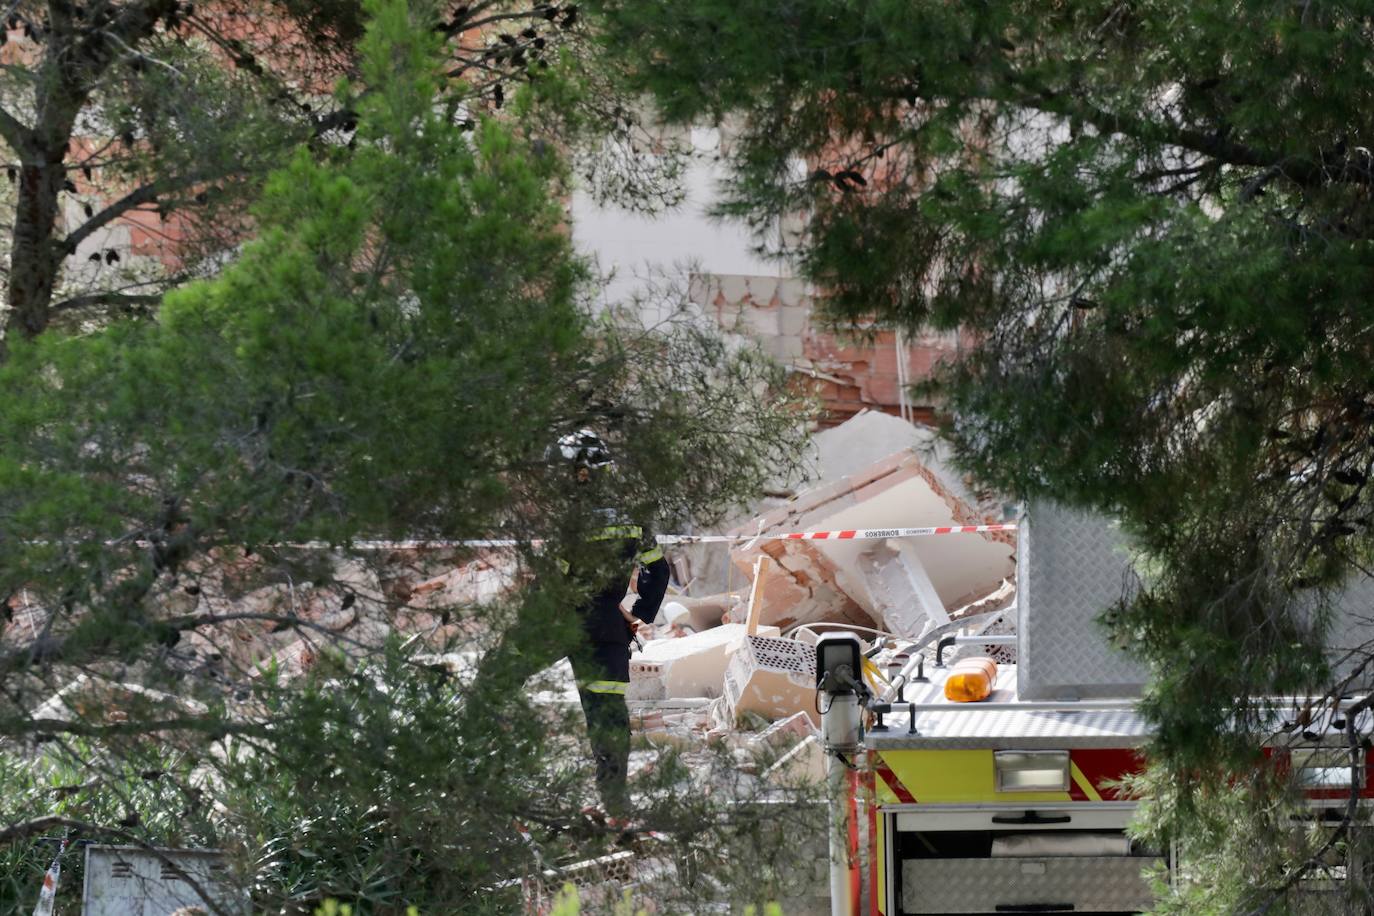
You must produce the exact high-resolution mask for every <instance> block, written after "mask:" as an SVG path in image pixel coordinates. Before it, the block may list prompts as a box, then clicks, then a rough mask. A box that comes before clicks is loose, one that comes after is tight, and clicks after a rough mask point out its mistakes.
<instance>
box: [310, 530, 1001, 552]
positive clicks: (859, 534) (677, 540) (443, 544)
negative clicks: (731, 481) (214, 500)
mask: <svg viewBox="0 0 1374 916" xmlns="http://www.w3.org/2000/svg"><path fill="white" fill-rule="evenodd" d="M1015 530H1016V526H1015V525H1011V524H1007V525H942V526H937V527H926V528H847V529H842V530H838V531H788V532H783V533H759V534H663V535H659V536H658V537H657V538H655V540H657V541H658V543H660V544H738V543H743V542H748V541H885V540H887V539H889V538H918V537H934V536H937V535H945V534H988V533H991V532H996V531H1015ZM541 543H542V541H541V540H539V539H533V540H520V539H517V538H496V539H491V538H488V539H467V540H432V541H426V540H406V541H354V542H352V543H351V544H350V545H348V546H350V547H352V548H353V549H354V550H424V549H443V548H449V547H520V546H524V545H526V544H528V545H531V546H535V547H537V546H539V545H540V544H541ZM292 546H294V547H299V548H309V549H317V550H318V549H328V548H330V547H331V546H337V545H329V544H326V543H324V542H315V541H312V542H309V543H306V544H294V545H292Z"/></svg>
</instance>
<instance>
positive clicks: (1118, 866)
mask: <svg viewBox="0 0 1374 916" xmlns="http://www.w3.org/2000/svg"><path fill="white" fill-rule="evenodd" d="M1159 863H1160V860H1159V859H1153V858H1145V857H1140V856H1120V857H1100V856H1081V857H1074V858H1006V859H907V860H905V861H904V862H902V912H903V913H998V912H1012V913H1030V912H1060V911H1078V912H1084V911H1088V912H1092V911H1098V912H1103V911H1105V912H1127V913H1132V912H1139V911H1141V910H1146V909H1149V907H1150V906H1151V905H1152V904H1153V902H1154V895H1153V894H1152V893H1151V892H1150V886H1149V884H1148V883H1147V882H1146V881H1145V878H1144V877H1143V876H1142V872H1143V871H1144V870H1145V869H1147V868H1151V867H1154V866H1157V865H1158V864H1159Z"/></svg>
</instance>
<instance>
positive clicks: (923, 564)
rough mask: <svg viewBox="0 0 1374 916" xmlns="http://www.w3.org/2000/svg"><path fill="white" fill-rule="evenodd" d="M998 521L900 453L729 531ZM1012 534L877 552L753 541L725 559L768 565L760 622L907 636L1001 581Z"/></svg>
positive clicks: (955, 485) (948, 480) (937, 472)
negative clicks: (764, 559)
mask: <svg viewBox="0 0 1374 916" xmlns="http://www.w3.org/2000/svg"><path fill="white" fill-rule="evenodd" d="M923 459H924V460H923ZM927 461H929V462H930V464H929V465H928V464H927ZM1001 520H1002V515H1001V507H1000V506H999V505H992V504H988V503H987V502H986V501H983V502H982V503H979V502H978V501H977V500H974V499H973V497H972V496H970V495H969V493H968V490H967V487H965V486H964V485H963V483H962V481H959V480H958V479H957V478H956V477H954V476H953V475H950V474H949V473H948V471H946V470H945V469H944V468H943V467H941V466H940V465H939V463H938V461H936V459H935V458H933V457H928V456H918V455H917V454H916V453H915V452H914V451H911V450H909V449H908V450H904V451H900V452H897V453H896V454H893V455H890V456H888V457H887V458H884V459H882V460H880V461H877V462H875V463H874V464H872V465H869V466H868V467H866V468H864V469H863V470H861V471H856V472H854V473H852V474H850V475H847V476H844V477H841V478H839V479H837V480H834V481H833V482H831V483H828V484H826V485H824V486H821V487H818V488H815V489H812V490H808V491H806V492H803V493H801V494H799V495H798V496H797V497H796V498H794V499H792V500H790V501H789V502H788V503H787V504H786V505H783V506H781V507H779V508H777V509H774V510H772V511H770V512H768V513H765V514H764V515H762V516H760V517H759V518H757V519H755V520H754V521H753V522H752V523H746V524H745V525H742V526H740V527H739V528H738V529H737V530H736V533H738V534H742V535H743V534H764V535H767V534H770V533H774V532H782V531H805V530H817V529H819V530H836V529H847V528H897V527H903V526H907V525H912V524H921V525H932V526H940V525H950V526H956V525H975V524H996V523H998V522H1000V521H1001ZM1014 538H1015V535H1014V534H1013V533H1011V532H987V533H982V534H977V535H967V536H960V537H958V538H920V539H902V540H892V541H884V542H881V543H880V545H878V546H877V547H875V545H874V544H873V542H871V541H860V540H815V541H813V540H795V541H793V540H788V541H778V540H766V539H755V540H751V541H749V542H747V543H745V544H743V545H741V546H740V547H737V548H735V549H734V550H733V551H732V552H731V560H732V562H733V563H734V564H735V567H736V569H738V570H739V571H740V572H743V573H748V572H749V571H750V570H751V568H752V567H753V565H754V562H755V561H756V559H757V558H758V557H759V556H761V555H766V556H768V557H770V558H771V559H773V560H774V561H776V563H777V570H776V571H777V572H778V573H779V574H778V575H774V576H770V577H769V580H768V582H767V583H765V585H764V586H763V588H762V590H761V592H760V595H761V600H762V605H761V610H760V619H761V621H762V622H764V623H771V624H774V625H776V626H779V627H781V628H782V629H783V630H784V631H786V629H787V628H788V627H790V626H792V625H795V624H800V623H810V622H832V623H849V624H855V625H858V626H867V627H873V628H875V629H880V630H884V631H887V632H893V633H896V634H899V635H902V636H906V637H908V638H914V637H915V636H917V635H919V633H920V632H921V630H923V629H925V628H926V627H927V626H932V625H937V624H938V623H941V622H945V621H947V619H948V613H949V611H950V610H953V609H955V608H958V607H960V606H962V605H964V604H966V603H968V602H969V601H971V600H975V599H977V598H980V597H982V596H983V595H986V594H988V593H989V592H991V591H993V590H995V589H996V588H997V587H998V586H999V585H1000V584H1001V583H1002V581H1003V580H1004V579H1006V578H1008V577H1010V576H1011V575H1012V574H1013V572H1014V559H1013V554H1014ZM865 555H867V560H865V559H864V557H865ZM889 616H890V617H891V618H892V619H890V620H889V619H888V617H889Z"/></svg>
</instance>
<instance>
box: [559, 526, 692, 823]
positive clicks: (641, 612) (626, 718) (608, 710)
mask: <svg viewBox="0 0 1374 916" xmlns="http://www.w3.org/2000/svg"><path fill="white" fill-rule="evenodd" d="M597 514H598V515H600V516H601V517H602V519H603V520H604V522H605V524H604V526H603V527H602V528H600V529H599V530H598V531H597V533H595V534H593V535H592V539H593V540H597V541H615V542H616V543H617V546H618V550H619V556H620V558H621V559H623V560H624V563H625V567H628V566H629V565H630V564H631V563H636V562H637V563H638V564H639V584H638V592H639V597H638V599H637V600H636V601H635V603H634V608H633V609H632V610H631V613H632V614H633V615H634V616H635V617H636V618H637V619H639V620H642V621H644V622H645V623H652V622H653V620H654V617H656V616H657V615H658V607H659V605H660V604H661V603H662V602H663V595H664V593H665V592H666V591H667V590H668V576H669V570H668V561H667V560H666V559H664V557H663V550H662V549H661V548H659V546H658V545H657V544H656V543H655V542H654V538H653V535H652V534H650V533H649V532H647V531H645V530H644V529H642V528H640V527H639V526H638V525H628V524H624V523H622V522H621V521H620V519H619V517H618V515H617V513H616V512H615V511H614V510H610V509H602V510H598V513H597ZM625 567H622V569H624V568H625ZM569 572H570V574H571V575H574V576H576V574H577V571H576V570H570V571H569ZM592 584H593V588H594V591H593V592H592V597H591V598H590V599H589V600H588V601H587V603H586V604H584V605H583V606H582V607H579V608H578V609H577V614H578V617H579V619H580V620H581V623H582V630H583V633H584V634H585V636H586V645H585V646H580V647H577V649H575V650H574V651H573V652H572V653H571V654H570V660H571V661H572V667H573V675H574V676H575V677H576V679H577V693H578V696H579V697H580V698H581V700H582V711H583V713H584V714H585V715H586V717H587V733H588V735H589V736H590V738H591V744H592V754H593V756H594V757H595V759H596V786H597V790H598V791H599V792H600V793H601V801H602V804H603V805H605V808H606V811H607V812H608V813H611V814H624V813H626V812H628V810H629V799H628V798H627V796H626V789H625V776H626V771H627V769H628V766H629V758H630V713H629V710H628V709H627V708H626V706H625V688H626V687H628V686H629V684H630V641H631V639H632V638H633V635H634V634H633V633H632V631H631V630H630V625H629V623H628V622H627V621H626V620H625V617H624V615H623V614H621V612H620V602H621V600H622V599H623V598H624V597H625V588H626V585H627V575H626V573H624V572H618V573H616V574H615V575H614V577H612V578H608V579H607V580H606V581H604V582H602V583H600V584H596V583H592Z"/></svg>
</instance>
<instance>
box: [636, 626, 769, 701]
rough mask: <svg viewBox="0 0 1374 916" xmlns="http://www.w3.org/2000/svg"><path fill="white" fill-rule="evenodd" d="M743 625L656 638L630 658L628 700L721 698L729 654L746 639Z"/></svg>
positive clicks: (766, 630)
mask: <svg viewBox="0 0 1374 916" xmlns="http://www.w3.org/2000/svg"><path fill="white" fill-rule="evenodd" d="M746 632H747V628H746V627H745V625H744V624H739V623H731V624H724V625H722V626H719V627H715V628H713V629H710V630H706V631H704V632H701V633H693V634H691V635H689V636H682V637H679V638H676V639H655V640H652V641H650V642H647V643H645V644H644V648H643V650H641V651H639V652H636V653H635V654H634V655H632V656H631V658H630V687H629V689H628V690H627V691H626V694H625V695H626V698H627V699H636V700H640V699H642V700H651V699H669V698H674V697H709V698H714V697H718V696H720V695H721V690H722V686H721V685H722V683H723V682H724V678H725V666H726V664H727V663H728V662H729V653H730V651H731V650H732V649H734V648H735V646H737V645H738V644H739V643H740V642H741V641H742V640H743V639H744V637H745V635H746ZM759 635H762V636H777V635H778V628H777V627H761V628H760V629H759Z"/></svg>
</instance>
